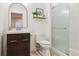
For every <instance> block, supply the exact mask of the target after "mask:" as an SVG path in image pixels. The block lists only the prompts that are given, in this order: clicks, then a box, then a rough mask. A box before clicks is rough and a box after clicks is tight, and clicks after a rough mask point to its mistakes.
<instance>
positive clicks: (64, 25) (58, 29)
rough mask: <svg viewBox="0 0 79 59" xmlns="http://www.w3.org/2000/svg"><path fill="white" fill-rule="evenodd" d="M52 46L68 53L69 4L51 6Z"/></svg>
mask: <svg viewBox="0 0 79 59" xmlns="http://www.w3.org/2000/svg"><path fill="white" fill-rule="evenodd" d="M51 15H52V16H51V17H52V19H51V21H52V23H51V25H52V48H55V49H56V50H58V51H60V52H63V53H64V54H66V55H69V4H65V3H64V4H58V5H57V6H55V7H54V8H52V14H51Z"/></svg>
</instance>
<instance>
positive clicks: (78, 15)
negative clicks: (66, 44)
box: [70, 3, 79, 50]
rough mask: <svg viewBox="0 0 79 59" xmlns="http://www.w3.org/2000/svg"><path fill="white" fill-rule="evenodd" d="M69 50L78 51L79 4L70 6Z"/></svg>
mask: <svg viewBox="0 0 79 59" xmlns="http://www.w3.org/2000/svg"><path fill="white" fill-rule="evenodd" d="M70 48H71V49H75V50H79V4H77V3H76V4H70Z"/></svg>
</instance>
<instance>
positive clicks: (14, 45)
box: [7, 33, 30, 56]
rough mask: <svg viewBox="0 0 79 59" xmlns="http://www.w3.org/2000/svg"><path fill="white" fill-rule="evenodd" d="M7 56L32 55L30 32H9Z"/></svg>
mask: <svg viewBox="0 0 79 59" xmlns="http://www.w3.org/2000/svg"><path fill="white" fill-rule="evenodd" d="M7 56H30V33H17V34H7Z"/></svg>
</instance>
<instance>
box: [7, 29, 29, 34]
mask: <svg viewBox="0 0 79 59" xmlns="http://www.w3.org/2000/svg"><path fill="white" fill-rule="evenodd" d="M17 33H29V31H28V30H27V29H22V30H15V29H13V30H10V31H8V32H7V34H17Z"/></svg>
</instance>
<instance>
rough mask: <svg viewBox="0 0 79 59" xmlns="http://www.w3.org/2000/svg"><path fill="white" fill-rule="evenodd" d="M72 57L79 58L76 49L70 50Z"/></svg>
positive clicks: (78, 52)
mask: <svg viewBox="0 0 79 59" xmlns="http://www.w3.org/2000/svg"><path fill="white" fill-rule="evenodd" d="M70 56H79V51H78V50H76V49H72V48H70Z"/></svg>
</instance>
